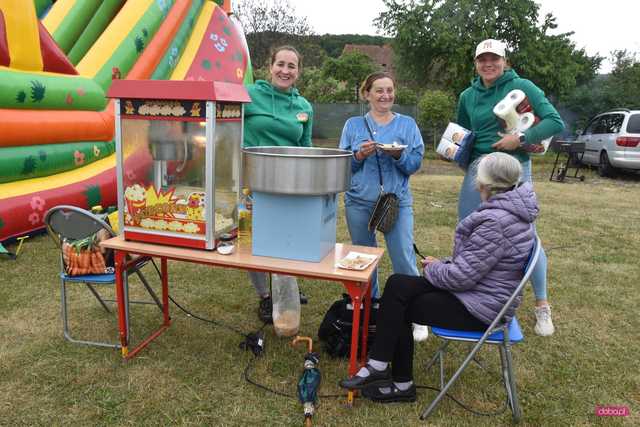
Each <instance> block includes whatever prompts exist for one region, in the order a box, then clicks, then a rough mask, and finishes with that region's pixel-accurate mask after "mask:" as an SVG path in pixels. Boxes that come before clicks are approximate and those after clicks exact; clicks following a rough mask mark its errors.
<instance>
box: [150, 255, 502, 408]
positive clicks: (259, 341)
mask: <svg viewBox="0 0 640 427" xmlns="http://www.w3.org/2000/svg"><path fill="white" fill-rule="evenodd" d="M414 246H415V245H414ZM415 249H417V248H415ZM416 253H418V254H419V252H418V251H417V250H416ZM151 263H152V264H153V267H154V268H155V269H156V271H157V273H158V275H159V276H160V277H162V275H161V273H160V270H159V269H158V266H157V265H156V263H155V262H154V260H153V259H151ZM169 300H170V301H171V302H172V303H173V304H174V305H175V306H176V307H178V308H179V309H180V310H181V311H182V312H183V313H185V314H186V316H187V317H191V318H194V319H196V320H200V321H202V322H205V323H210V324H212V325H215V326H219V327H221V328H223V329H227V330H229V331H231V332H233V333H236V334H238V335H240V336H242V337H243V338H244V339H245V340H244V341H243V342H241V343H240V348H241V349H243V350H251V352H252V353H253V354H254V356H255V357H254V358H253V359H251V360H249V363H247V366H246V367H245V369H244V372H243V377H244V379H245V381H246V382H247V383H249V384H251V385H253V386H255V387H257V388H259V389H261V390H264V391H266V392H268V393H272V394H275V395H276V396H281V397H288V398H291V399H296V400H297V396H294V395H292V394H288V393H285V392H282V391H279V390H274V389H272V388H269V387H267V386H265V385H263V384H260V383H258V382H257V381H255V380H253V379H251V378H250V377H249V371H250V370H251V368H252V367H253V364H254V363H255V361H256V360H257V359H258V357H259V356H261V355H262V353H263V352H264V332H263V330H264V328H265V327H266V326H267V323H263V324H262V326H261V327H260V329H258V330H257V331H256V332H251V333H248V334H247V333H244V332H242V331H241V330H239V329H236V328H234V327H232V326H229V325H227V324H225V323H222V322H219V321H216V320H212V319H207V318H204V317H202V316H199V315H197V314H194V313H193V312H191V311H189V310H187V309H186V308H185V307H183V306H182V305H180V304H179V303H178V302H177V301H176V300H175V299H174V298H173V297H172V296H171V295H169ZM416 388H419V389H427V390H433V391H437V392H440V389H439V388H437V387H431V386H427V385H419V384H416ZM445 396H446V397H448V398H449V399H451V400H452V401H453V402H455V403H456V404H457V405H458V406H460V407H461V408H462V409H464V410H466V411H469V412H471V413H473V414H476V415H480V416H495V415H500V414H502V413H504V412H505V411H506V410H507V405H508V399H507V400H506V401H505V404H504V406H503V407H502V408H501V409H500V410H498V411H495V412H480V411H476V410H474V409H473V408H471V407H469V406H468V405H466V404H464V403H463V402H461V401H460V400H458V399H457V398H456V397H454V396H452V395H450V394H449V393H446V394H445ZM343 397H344V394H324V395H318V398H322V399H328V398H343Z"/></svg>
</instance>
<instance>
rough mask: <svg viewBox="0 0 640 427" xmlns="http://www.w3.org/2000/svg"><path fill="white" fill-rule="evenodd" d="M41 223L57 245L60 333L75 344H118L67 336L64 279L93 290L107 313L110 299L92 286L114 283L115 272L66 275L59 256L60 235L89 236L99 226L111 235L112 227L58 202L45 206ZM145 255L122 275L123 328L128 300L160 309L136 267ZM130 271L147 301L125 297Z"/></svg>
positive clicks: (92, 215) (155, 297) (151, 290)
mask: <svg viewBox="0 0 640 427" xmlns="http://www.w3.org/2000/svg"><path fill="white" fill-rule="evenodd" d="M44 223H45V225H46V227H47V232H48V233H49V235H50V236H51V237H52V238H53V240H54V241H55V242H56V245H57V246H58V247H59V248H60V266H61V269H60V280H61V282H62V284H61V291H60V297H61V298H60V299H61V303H62V326H63V331H64V337H65V338H66V339H67V340H68V341H71V342H73V343H76V344H87V345H96V346H101V347H111V348H120V344H119V343H108V342H99V341H88V340H80V339H75V338H73V337H72V336H71V331H70V329H69V318H68V308H67V289H66V287H67V286H66V285H67V283H81V284H84V285H85V286H86V287H87V288H88V289H89V291H91V293H92V294H93V296H94V297H95V298H96V299H97V300H98V302H99V303H100V305H101V306H102V308H104V309H105V310H106V311H107V312H108V313H111V310H109V307H108V306H107V304H106V303H107V302H114V301H113V300H107V299H104V298H102V297H101V296H100V294H99V293H98V291H97V290H96V288H95V286H98V285H110V286H115V282H116V279H115V274H114V273H107V274H92V275H82V276H70V275H67V274H66V273H65V266H64V260H63V256H62V242H63V239H65V238H67V239H69V240H80V239H84V238H86V237H88V236H91V235H93V234H95V233H96V232H98V231H99V230H101V229H106V230H107V231H108V232H109V235H110V236H112V237H113V236H115V235H116V234H115V233H114V231H113V229H112V228H111V227H110V226H109V224H107V223H106V222H105V221H104V220H103V219H101V218H100V217H99V216H97V215H94V214H92V213H91V212H89V211H87V210H84V209H81V208H78V207H75V206H67V205H60V206H55V207H53V208H51V209H49V210H48V211H47V213H46V215H45V217H44ZM147 261H148V259H140V262H138V263H136V264H135V265H134V267H132V268H131V269H130V270H129V271H127V274H126V275H125V301H126V302H127V303H126V304H125V317H126V319H125V320H126V322H127V330H129V327H128V326H129V324H128V322H129V315H128V311H129V308H128V306H129V302H131V303H138V304H155V305H157V306H158V307H159V308H160V311H162V303H161V302H160V300H159V299H158V296H157V295H156V294H155V292H154V291H153V289H152V288H151V286H150V285H149V282H148V281H147V279H146V278H145V277H144V275H143V274H142V272H141V271H140V268H142V267H143V266H144V265H145V264H146V263H147ZM131 273H135V274H136V275H137V276H138V278H139V279H140V281H141V282H142V284H143V286H144V287H145V289H146V290H147V292H148V293H149V295H150V296H151V298H152V299H153V302H151V301H129V296H128V287H129V286H128V280H127V279H128V276H129V275H130V274H131Z"/></svg>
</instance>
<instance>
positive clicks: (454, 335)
mask: <svg viewBox="0 0 640 427" xmlns="http://www.w3.org/2000/svg"><path fill="white" fill-rule="evenodd" d="M541 247H542V246H541V243H540V238H539V237H537V236H536V239H535V242H534V245H533V248H532V250H531V254H530V255H529V260H528V261H527V264H526V266H525V269H524V275H523V277H522V280H521V281H520V283H519V284H518V286H517V287H516V289H515V291H514V292H513V293H512V294H511V296H510V297H509V299H508V300H507V302H506V303H505V304H504V306H503V307H502V309H501V310H500V312H499V313H498V315H497V316H496V318H495V319H494V320H493V322H491V324H490V325H489V327H488V328H487V330H486V331H485V332H475V331H462V330H454V329H445V328H436V327H432V328H431V331H432V333H433V334H434V335H435V336H437V337H439V338H441V339H443V340H444V343H443V344H442V345H441V346H440V347H439V348H438V350H437V351H436V354H435V355H434V356H433V358H432V359H431V361H430V362H429V363H428V364H427V370H428V369H430V368H431V366H433V364H434V363H435V362H436V360H438V361H439V362H440V392H439V393H438V395H437V396H436V397H435V398H434V399H433V400H432V401H431V403H430V404H429V406H428V407H427V408H426V409H425V410H424V411H423V412H422V414H421V415H420V419H421V420H424V419H426V418H427V417H428V416H429V415H431V413H432V412H433V411H434V410H435V408H436V406H437V405H438V403H440V401H441V400H442V399H443V398H444V397H445V395H446V394H447V392H448V391H449V389H450V388H451V386H453V384H454V383H455V382H456V380H457V379H458V377H459V376H460V375H461V374H462V371H464V370H465V368H466V367H467V366H468V365H469V363H471V362H472V361H473V360H475V356H476V354H477V353H478V351H479V350H480V348H482V346H483V345H484V344H491V345H495V346H497V347H498V349H499V350H500V362H501V365H502V378H503V381H504V386H505V390H506V392H507V399H508V402H509V406H510V408H511V413H512V415H513V420H514V421H515V422H518V421H520V418H521V417H522V411H521V409H520V405H519V403H518V394H517V391H516V381H515V376H514V372H513V360H512V357H511V346H512V345H513V344H515V343H518V342H520V341H522V340H523V339H524V336H523V335H522V331H521V329H520V324H519V323H518V319H516V317H515V316H513V317H512V318H511V321H510V322H508V323H505V322H504V321H503V316H504V314H505V313H506V312H507V310H508V309H509V307H511V305H512V304H513V302H514V301H515V299H516V297H517V296H518V295H520V293H521V292H522V290H523V288H524V286H525V285H526V283H527V282H528V281H529V277H531V273H532V272H533V268H534V267H535V265H536V263H537V262H538V258H539V256H540V250H541ZM452 341H467V342H475V343H476V344H475V345H474V346H473V348H472V349H471V351H470V352H469V354H468V355H467V357H466V358H465V359H464V361H463V362H462V364H461V365H460V367H459V368H458V369H457V370H456V372H455V373H454V374H453V375H452V376H451V378H450V379H449V381H448V382H447V383H446V384H445V383H444V355H445V352H446V349H447V346H448V345H449V344H450V343H451V342H452Z"/></svg>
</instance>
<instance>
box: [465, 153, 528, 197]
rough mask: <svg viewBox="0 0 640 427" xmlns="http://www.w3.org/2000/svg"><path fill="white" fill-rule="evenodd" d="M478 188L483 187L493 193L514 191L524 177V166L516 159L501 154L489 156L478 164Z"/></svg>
mask: <svg viewBox="0 0 640 427" xmlns="http://www.w3.org/2000/svg"><path fill="white" fill-rule="evenodd" d="M477 169H478V172H477V174H476V186H480V185H483V186H485V187H487V188H488V189H489V191H490V192H491V193H503V192H505V191H509V190H511V189H513V187H514V186H516V185H517V184H518V182H519V181H520V178H521V176H522V166H521V165H520V162H519V161H518V159H516V158H515V157H513V156H511V155H509V154H507V153H501V152H495V153H491V154H487V155H486V156H484V157H482V158H481V159H480V160H479V161H478V164H477Z"/></svg>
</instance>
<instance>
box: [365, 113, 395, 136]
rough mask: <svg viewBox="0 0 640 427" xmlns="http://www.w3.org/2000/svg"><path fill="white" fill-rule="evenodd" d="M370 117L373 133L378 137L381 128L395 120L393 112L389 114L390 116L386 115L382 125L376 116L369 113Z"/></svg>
mask: <svg viewBox="0 0 640 427" xmlns="http://www.w3.org/2000/svg"><path fill="white" fill-rule="evenodd" d="M368 116H369V118H370V119H371V120H369V122H370V123H371V128H372V129H371V133H372V134H373V135H376V134H377V133H378V128H379V127H381V126H385V125H387V124H389V123H391V121H392V120H393V118H394V117H395V114H394V113H393V112H389V114H388V115H385V117H383V118H382V123H378V122H377V121H376V119H375V117H374V115H373V114H372V113H371V112H369V113H368Z"/></svg>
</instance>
